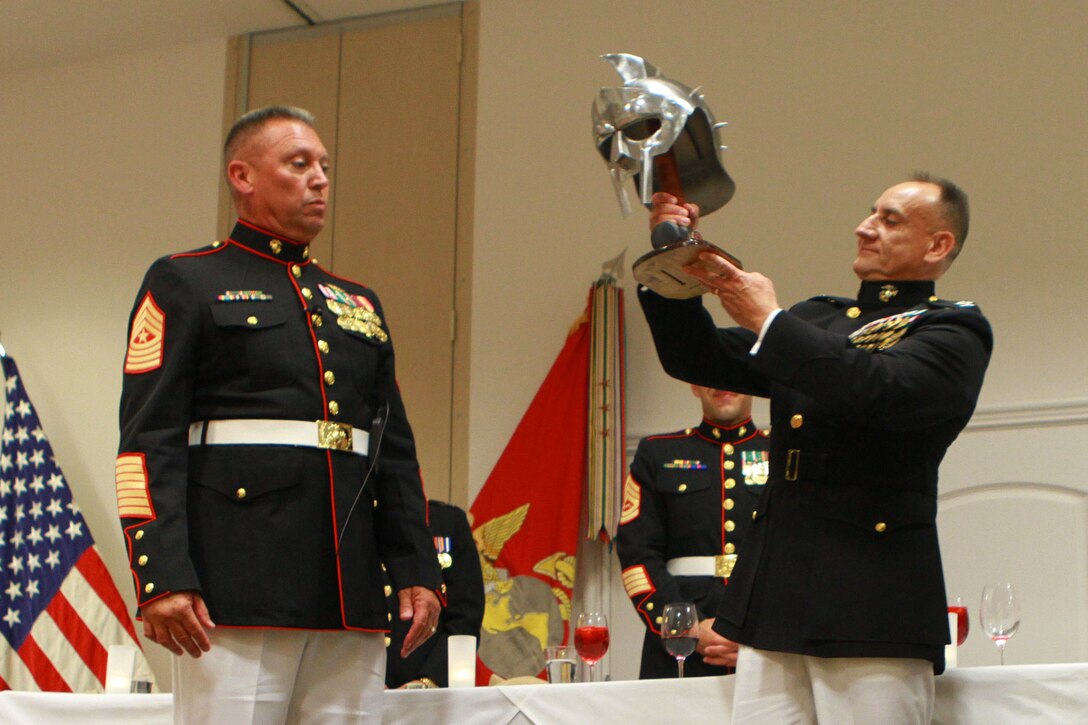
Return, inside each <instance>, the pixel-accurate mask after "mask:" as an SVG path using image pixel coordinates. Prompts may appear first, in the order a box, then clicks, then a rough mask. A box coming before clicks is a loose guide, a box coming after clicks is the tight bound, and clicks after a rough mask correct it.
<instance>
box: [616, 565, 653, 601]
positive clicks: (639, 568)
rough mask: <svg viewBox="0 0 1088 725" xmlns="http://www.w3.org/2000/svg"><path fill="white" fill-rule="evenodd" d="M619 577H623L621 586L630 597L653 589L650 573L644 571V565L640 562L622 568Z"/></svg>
mask: <svg viewBox="0 0 1088 725" xmlns="http://www.w3.org/2000/svg"><path fill="white" fill-rule="evenodd" d="M621 577H622V578H623V588H624V590H625V591H626V592H627V596H628V597H631V598H632V599H634V598H635V597H637V596H638V595H640V594H645V593H646V592H652V591H653V590H654V587H653V585H652V584H650V575H649V574H648V573H646V567H644V566H643V565H642V564H638V565H636V566H632V567H629V568H627V569H624V570H623V573H622V574H621Z"/></svg>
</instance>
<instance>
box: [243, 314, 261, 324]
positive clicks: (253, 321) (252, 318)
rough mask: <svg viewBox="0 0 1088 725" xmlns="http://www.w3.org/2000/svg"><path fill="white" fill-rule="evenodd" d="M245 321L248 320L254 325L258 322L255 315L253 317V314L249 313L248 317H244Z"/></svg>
mask: <svg viewBox="0 0 1088 725" xmlns="http://www.w3.org/2000/svg"><path fill="white" fill-rule="evenodd" d="M246 322H248V323H249V324H251V325H256V324H257V323H258V322H259V320H258V319H257V318H256V317H254V316H253V315H250V316H249V317H247V318H246Z"/></svg>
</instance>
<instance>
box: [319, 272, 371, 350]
mask: <svg viewBox="0 0 1088 725" xmlns="http://www.w3.org/2000/svg"><path fill="white" fill-rule="evenodd" d="M318 289H320V290H321V294H323V295H325V304H326V305H327V306H328V308H329V311H330V312H332V313H333V314H334V315H336V324H337V325H340V327H342V328H343V329H345V330H350V331H351V332H358V333H359V334H361V335H364V336H365V337H369V338H371V339H372V340H377V341H378V342H385V341H386V340H388V339H389V335H387V334H386V332H385V330H383V329H382V318H381V317H379V316H378V313H377V312H375V311H374V305H373V303H371V301H370V300H368V299H367V298H366V297H364V296H362V295H353V294H350V293H348V292H347V291H345V290H343V289H341V288H340V287H337V286H336V285H334V284H320V285H318Z"/></svg>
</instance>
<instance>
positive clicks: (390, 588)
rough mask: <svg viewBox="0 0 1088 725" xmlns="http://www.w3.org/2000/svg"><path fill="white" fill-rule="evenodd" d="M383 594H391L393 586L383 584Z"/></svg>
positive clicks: (389, 595) (388, 595)
mask: <svg viewBox="0 0 1088 725" xmlns="http://www.w3.org/2000/svg"><path fill="white" fill-rule="evenodd" d="M385 596H387V597H391V596H393V587H391V586H389V585H388V584H386V585H385Z"/></svg>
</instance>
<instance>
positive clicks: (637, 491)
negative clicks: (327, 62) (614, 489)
mask: <svg viewBox="0 0 1088 725" xmlns="http://www.w3.org/2000/svg"><path fill="white" fill-rule="evenodd" d="M641 505H642V487H641V486H639V485H638V483H636V482H635V479H634V478H632V477H631V474H627V478H626V479H625V480H624V482H623V505H622V508H621V509H620V525H621V526H622V525H623V524H628V523H631V522H632V521H634V520H635V519H637V518H638V514H639V507H640V506H641Z"/></svg>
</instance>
